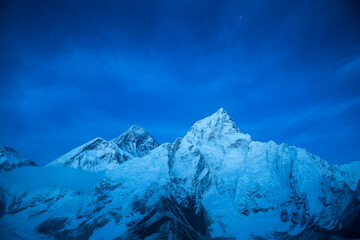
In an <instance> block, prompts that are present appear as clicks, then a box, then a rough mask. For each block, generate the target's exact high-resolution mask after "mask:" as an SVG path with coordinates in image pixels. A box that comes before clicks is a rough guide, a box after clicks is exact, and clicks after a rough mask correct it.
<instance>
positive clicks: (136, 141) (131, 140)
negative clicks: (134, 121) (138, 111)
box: [110, 125, 159, 157]
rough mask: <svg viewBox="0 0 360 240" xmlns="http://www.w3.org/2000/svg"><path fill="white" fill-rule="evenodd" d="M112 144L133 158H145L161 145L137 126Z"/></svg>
mask: <svg viewBox="0 0 360 240" xmlns="http://www.w3.org/2000/svg"><path fill="white" fill-rule="evenodd" d="M110 142H112V143H114V144H116V146H117V147H118V148H120V149H121V150H123V151H125V152H127V153H129V154H130V155H131V156H132V157H143V156H145V155H146V154H148V153H149V152H150V151H151V150H153V149H155V148H157V147H158V146H159V143H158V142H157V141H156V140H155V139H154V138H153V137H152V136H151V135H150V133H148V132H147V131H146V130H145V129H143V128H141V127H138V126H136V125H133V126H131V127H130V128H129V129H128V130H127V131H126V132H124V133H123V134H121V135H120V136H119V137H117V138H114V139H113V140H111V141H110Z"/></svg>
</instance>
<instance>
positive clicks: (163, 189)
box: [0, 109, 360, 239]
mask: <svg viewBox="0 0 360 240" xmlns="http://www.w3.org/2000/svg"><path fill="white" fill-rule="evenodd" d="M134 128H135V129H134ZM131 129H132V130H131ZM131 129H130V130H131V131H127V132H125V133H124V134H123V135H121V136H120V137H118V138H116V139H114V140H112V141H110V142H106V141H105V140H102V139H97V140H93V141H91V142H89V143H87V144H85V145H83V146H81V147H79V148H77V149H75V150H73V151H71V152H70V153H68V154H67V155H64V156H63V157H61V158H60V159H58V160H57V161H59V163H58V164H60V165H70V166H73V167H75V168H81V169H87V170H89V168H88V167H87V166H91V167H90V170H92V171H97V170H98V169H100V168H102V169H108V170H107V171H106V172H96V173H91V172H87V173H88V174H89V175H87V177H88V178H89V179H92V181H93V182H94V181H96V179H99V180H98V182H97V184H96V185H95V186H92V187H87V188H86V189H82V190H80V189H75V188H74V186H69V185H68V184H67V183H61V181H60V182H57V183H56V184H55V183H54V184H50V183H49V184H50V185H46V187H45V186H39V184H37V183H35V182H34V184H32V187H21V184H17V185H16V187H15V186H14V185H9V184H5V182H6V181H7V179H17V180H16V181H17V182H19V181H20V182H21V180H20V179H21V177H20V176H24V174H23V173H20V170H21V169H20V170H16V171H12V172H10V173H6V174H4V175H3V176H0V186H2V187H3V188H2V189H0V193H1V194H2V195H1V194H0V196H3V197H2V198H1V197H0V206H1V204H2V205H3V206H4V207H3V209H4V210H3V212H2V215H3V216H2V217H1V218H0V235H1V234H6V238H7V239H8V238H9V239H11V238H15V237H14V236H16V237H23V238H25V239H38V238H39V237H44V238H55V239H68V238H77V239H170V238H173V239H214V238H217V237H219V239H328V238H329V237H332V236H336V237H341V238H350V237H351V238H355V237H357V238H359V237H360V231H359V229H360V228H359V223H360V217H359V216H360V197H359V196H360V184H359V178H360V171H359V169H360V168H359V166H360V163H359V162H355V163H351V164H348V165H343V166H333V165H330V164H328V163H327V162H326V161H324V160H322V159H320V158H319V157H317V156H314V155H312V154H311V153H309V152H308V151H306V150H305V149H301V148H297V147H293V146H288V145H286V144H280V145H278V144H276V143H275V142H273V141H270V142H267V143H261V142H256V141H253V140H252V138H251V137H250V135H248V134H244V133H242V132H241V131H240V129H239V128H238V127H237V126H236V125H235V123H234V121H233V120H232V119H231V117H230V116H229V114H228V113H227V112H226V111H225V110H224V109H220V110H219V111H217V112H216V113H214V114H213V115H211V116H209V117H207V118H205V119H203V120H200V121H198V122H196V123H195V124H194V125H193V126H192V128H191V129H190V130H189V132H188V133H187V134H186V135H185V136H184V137H183V138H179V139H177V140H176V141H175V142H174V143H172V144H170V143H165V144H162V145H160V146H158V147H157V143H156V141H155V140H153V138H152V137H151V136H150V137H149V136H148V135H147V132H146V131H143V130H140V131H138V130H136V127H132V128H131ZM139 139H141V141H138V140H139ZM89 146H91V147H89ZM104 149H105V150H104ZM118 151H123V152H124V153H125V152H126V154H128V155H129V156H130V157H129V158H128V159H127V160H126V161H118V160H116V159H117V158H116V157H115V156H117V155H116V153H117V152H118ZM112 154H113V155H112ZM99 156H103V157H99ZM60 160H61V161H60ZM104 162H105V163H106V164H104ZM114 163H115V164H114ZM58 164H53V165H54V166H57V165H58ZM73 164H75V165H73ZM76 164H81V165H76ZM95 166H97V167H95ZM104 166H107V167H105V168H104ZM41 169H45V170H46V168H40V171H41ZM64 169H65V168H59V169H58V170H57V168H56V167H55V168H49V167H48V170H46V171H50V170H51V171H52V173H53V174H55V175H56V172H58V174H59V175H61V176H63V175H66V176H70V177H71V176H73V174H70V173H64ZM45 170H44V171H45ZM77 171H79V170H77ZM61 176H60V177H59V179H61ZM29 179H31V178H27V180H24V181H30V182H31V180H29ZM84 179H86V176H84ZM34 181H35V180H34ZM72 182H77V180H74V181H72ZM75 185H76V184H75ZM80 185H81V184H80ZM1 199H2V200H1Z"/></svg>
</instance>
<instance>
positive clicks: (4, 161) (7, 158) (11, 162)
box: [0, 146, 37, 172]
mask: <svg viewBox="0 0 360 240" xmlns="http://www.w3.org/2000/svg"><path fill="white" fill-rule="evenodd" d="M25 166H37V165H36V164H35V163H34V162H33V161H30V160H27V159H26V158H24V157H23V156H22V155H21V154H19V153H18V152H17V151H16V150H15V149H13V148H10V147H6V146H0V172H5V171H11V170H13V169H15V168H20V167H25Z"/></svg>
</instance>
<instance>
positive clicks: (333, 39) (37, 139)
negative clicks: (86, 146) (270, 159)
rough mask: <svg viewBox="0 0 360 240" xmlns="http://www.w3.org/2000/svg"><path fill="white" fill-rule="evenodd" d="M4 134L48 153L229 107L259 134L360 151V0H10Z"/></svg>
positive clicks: (348, 157)
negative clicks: (132, 127) (130, 130)
mask: <svg viewBox="0 0 360 240" xmlns="http://www.w3.org/2000/svg"><path fill="white" fill-rule="evenodd" d="M0 4H1V5H0V41H1V44H0V52H1V54H0V57H1V65H0V145H7V146H10V147H14V148H15V149H17V150H18V151H19V152H20V153H22V154H23V155H25V156H26V157H28V158H29V159H31V160H34V161H35V162H37V163H38V164H39V165H44V164H46V163H48V162H50V161H52V160H54V159H55V158H56V157H58V156H60V155H62V154H64V153H65V152H67V151H69V150H71V149H72V148H75V147H76V146H78V145H80V144H83V143H85V142H87V141H89V140H91V139H93V138H95V137H98V136H99V137H102V138H104V139H112V138H114V137H116V136H118V135H120V134H121V133H122V132H123V131H125V130H126V129H127V128H129V127H130V126H131V125H132V124H137V125H139V126H142V127H144V128H145V129H147V130H148V131H149V132H150V133H151V134H152V135H153V136H154V137H155V138H156V139H157V140H158V141H159V142H160V143H164V142H173V141H174V140H175V139H176V137H182V136H184V135H185V134H186V132H187V131H188V130H189V128H190V127H191V126H192V124H193V123H195V122H196V121H197V120H200V119H202V118H204V117H206V116H208V115H211V114H212V113H213V112H215V111H217V110H218V109H219V108H220V107H223V108H225V109H226V110H227V111H228V112H229V114H230V115H231V116H232V118H233V119H234V121H235V122H236V124H237V126H238V127H239V128H240V129H241V130H242V131H243V132H246V133H249V134H250V135H252V137H253V139H254V140H258V141H269V140H274V141H275V142H277V143H282V142H285V143H288V144H289V145H296V146H299V147H304V148H307V149H308V150H309V151H310V152H312V153H313V154H315V155H318V156H320V157H321V158H323V159H325V160H327V161H329V162H330V163H334V164H342V163H348V162H352V161H358V160H360V151H359V147H360V146H359V143H360V1H356V0H354V1H350V0H339V1H333V0H323V1H322V0H317V1H313V0H308V1H306V0H305V1H288V0H286V1H250V0H248V1H226V0H221V1H220V0H219V1H165V0H164V1H134V0H129V1H113V2H106V1H74V0H72V1H64V0H61V1H16V0H11V1H10V0H9V1H4V0H3V1H1V3H0Z"/></svg>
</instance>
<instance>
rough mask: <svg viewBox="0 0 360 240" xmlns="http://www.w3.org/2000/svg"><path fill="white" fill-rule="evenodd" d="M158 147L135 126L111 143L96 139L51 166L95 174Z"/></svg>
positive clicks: (142, 130) (147, 134) (147, 135)
mask: <svg viewBox="0 0 360 240" xmlns="http://www.w3.org/2000/svg"><path fill="white" fill-rule="evenodd" d="M158 146H159V144H158V143H157V142H156V140H155V139H154V138H153V137H152V136H151V135H150V134H149V133H148V132H147V131H146V130H145V129H143V128H140V127H138V126H135V125H134V126H132V127H130V128H129V129H128V130H127V131H126V132H124V133H123V134H121V135H120V136H119V137H117V138H115V139H113V140H111V141H109V142H108V141H106V140H104V139H102V138H95V139H93V140H91V141H89V142H87V143H85V144H83V145H81V146H79V147H77V148H75V149H74V150H71V151H70V152H68V153H66V154H65V155H63V156H61V157H59V158H58V159H56V160H55V161H53V162H51V163H50V164H49V165H62V166H70V167H73V168H79V169H83V170H89V171H93V172H95V171H102V170H106V169H111V168H114V167H115V166H116V165H119V164H121V163H123V162H125V161H127V160H129V159H131V158H134V157H143V156H145V155H147V154H148V153H149V152H150V151H151V150H153V149H154V148H156V147H158Z"/></svg>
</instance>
